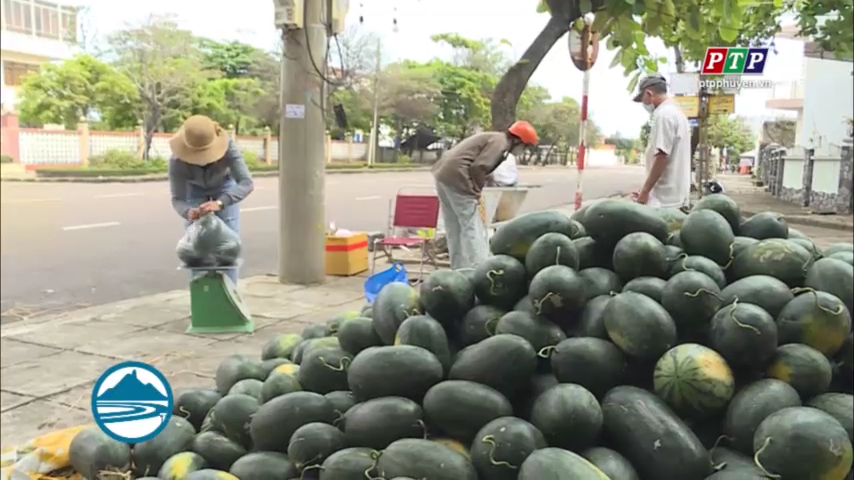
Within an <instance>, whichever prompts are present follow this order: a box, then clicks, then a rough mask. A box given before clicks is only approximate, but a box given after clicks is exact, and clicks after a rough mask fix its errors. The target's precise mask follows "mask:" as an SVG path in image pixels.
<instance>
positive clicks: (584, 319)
mask: <svg viewBox="0 0 854 480" xmlns="http://www.w3.org/2000/svg"><path fill="white" fill-rule="evenodd" d="M610 301H611V295H599V296H598V297H593V298H591V299H590V300H588V301H587V304H586V305H584V309H583V310H582V311H581V316H580V317H579V320H578V323H577V324H576V325H575V326H574V328H573V334H574V335H575V336H577V337H596V338H603V339H606V340H607V339H608V332H607V331H606V330H605V307H606V306H608V302H610Z"/></svg>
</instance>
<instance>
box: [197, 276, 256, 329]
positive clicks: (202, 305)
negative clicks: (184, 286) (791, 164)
mask: <svg viewBox="0 0 854 480" xmlns="http://www.w3.org/2000/svg"><path fill="white" fill-rule="evenodd" d="M227 270H229V269H228V268H206V269H194V270H193V271H194V273H199V272H204V274H202V275H199V276H198V277H196V278H194V279H193V280H191V281H190V326H189V327H188V328H187V333H252V332H253V331H255V322H253V321H252V317H251V316H250V314H249V309H248V308H247V307H246V304H245V303H243V299H242V298H240V295H239V294H238V293H237V288H236V286H235V285H234V282H232V281H231V279H230V278H228V277H227V276H226V275H224V274H223V272H225V271H227Z"/></svg>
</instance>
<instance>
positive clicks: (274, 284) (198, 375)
mask: <svg viewBox="0 0 854 480" xmlns="http://www.w3.org/2000/svg"><path fill="white" fill-rule="evenodd" d="M364 278H365V277H364V276H358V277H350V278H339V277H329V278H328V279H327V282H326V283H324V284H323V285H319V286H311V287H301V286H295V285H282V284H280V283H279V282H278V280H277V278H276V277H274V276H261V277H253V278H249V279H246V280H244V281H242V282H241V288H240V290H241V294H242V296H243V297H244V299H245V300H246V302H247V303H248V305H249V309H250V311H251V313H252V316H253V319H254V321H255V328H256V330H255V332H254V333H253V334H223V335H205V336H202V335H190V334H187V333H184V331H185V329H186V328H187V326H188V324H189V308H190V299H189V292H187V291H184V290H182V291H173V292H167V293H162V294H158V295H152V296H149V297H142V298H138V299H132V300H127V301H123V302H118V303H113V304H108V305H101V306H97V307H91V308H86V309H82V310H77V311H73V312H69V313H66V314H63V315H60V316H54V317H46V318H40V319H33V320H29V321H23V322H16V323H13V324H10V325H8V326H4V327H3V328H2V329H0V354H2V360H0V364H1V365H0V423H2V429H0V431H2V435H0V445H2V448H7V447H12V446H15V445H17V444H20V443H21V442H25V441H27V440H29V439H31V438H33V437H35V436H38V435H41V434H44V433H48V432H50V431H53V430H58V429H60V428H65V427H69V426H75V425H81V424H87V423H91V422H92V415H91V413H90V411H89V402H90V398H91V395H90V391H91V389H92V386H93V384H94V382H95V380H96V379H97V377H98V376H99V375H100V374H101V373H102V372H103V371H104V370H105V369H106V368H108V367H110V366H111V365H114V364H116V363H118V362H121V361H126V360H141V361H144V362H148V363H151V364H153V365H155V366H156V367H157V368H159V369H160V370H161V371H162V372H163V374H164V375H166V377H167V378H168V379H169V382H170V384H171V385H172V388H173V390H179V389H181V388H189V387H208V388H209V387H212V386H213V385H214V374H215V372H216V368H217V366H218V365H219V363H220V362H221V361H222V359H223V358H224V357H225V356H227V355H232V354H244V355H248V356H251V357H254V358H259V357H260V355H261V348H262V346H263V345H264V343H265V342H267V340H269V339H270V338H272V337H274V336H276V335H278V334H280V333H291V332H294V333H299V332H301V331H302V329H303V328H305V327H306V326H307V325H310V324H313V323H322V322H325V321H326V320H329V319H331V318H333V317H334V316H335V315H337V314H338V313H341V312H342V311H347V310H354V309H356V310H358V309H360V308H361V307H362V305H364V298H363V293H362V292H363V290H362V286H363V283H364Z"/></svg>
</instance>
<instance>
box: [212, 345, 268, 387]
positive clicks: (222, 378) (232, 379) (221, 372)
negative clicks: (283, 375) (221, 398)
mask: <svg viewBox="0 0 854 480" xmlns="http://www.w3.org/2000/svg"><path fill="white" fill-rule="evenodd" d="M264 373H265V372H264V369H263V368H261V364H260V363H258V362H256V361H254V360H251V359H249V358H248V357H245V356H243V355H231V356H228V357H226V358H225V360H223V361H222V362H221V363H220V364H219V366H218V367H217V369H216V389H217V391H218V392H219V393H220V395H226V394H228V391H229V390H231V387H233V386H234V384H235V383H237V382H239V381H241V380H245V379H247V378H254V379H256V380H261V381H263V380H264V379H265V378H266V375H265V374H264Z"/></svg>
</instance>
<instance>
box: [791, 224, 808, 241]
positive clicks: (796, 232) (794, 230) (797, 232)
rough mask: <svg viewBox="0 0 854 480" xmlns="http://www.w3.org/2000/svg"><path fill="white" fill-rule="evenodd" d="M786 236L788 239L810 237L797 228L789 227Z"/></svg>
mask: <svg viewBox="0 0 854 480" xmlns="http://www.w3.org/2000/svg"><path fill="white" fill-rule="evenodd" d="M786 238H788V239H789V240H792V239H794V238H805V239H807V240H809V238H810V237H808V236H806V234H804V232H802V231H800V230H798V229H797V228H792V227H789V236H788V237H786Z"/></svg>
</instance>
